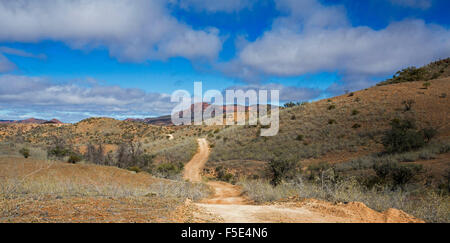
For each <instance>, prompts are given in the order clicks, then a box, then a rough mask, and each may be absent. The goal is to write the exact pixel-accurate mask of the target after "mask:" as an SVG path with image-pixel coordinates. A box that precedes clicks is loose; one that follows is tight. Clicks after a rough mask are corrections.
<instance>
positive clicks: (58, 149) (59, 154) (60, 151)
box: [48, 146, 70, 159]
mask: <svg viewBox="0 0 450 243" xmlns="http://www.w3.org/2000/svg"><path fill="white" fill-rule="evenodd" d="M69 154H70V150H69V149H67V148H64V147H62V146H55V147H53V148H51V149H50V150H49V151H48V156H49V157H55V158H57V159H62V158H64V157H65V156H67V155H69Z"/></svg>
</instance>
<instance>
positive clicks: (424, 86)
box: [422, 82, 431, 89]
mask: <svg viewBox="0 0 450 243" xmlns="http://www.w3.org/2000/svg"><path fill="white" fill-rule="evenodd" d="M422 86H423V88H424V89H428V87H430V86H431V83H430V82H425V83H423V84H422Z"/></svg>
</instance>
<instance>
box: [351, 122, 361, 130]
mask: <svg viewBox="0 0 450 243" xmlns="http://www.w3.org/2000/svg"><path fill="white" fill-rule="evenodd" d="M360 127H361V125H360V124H358V123H355V124H353V126H352V128H353V129H358V128H360Z"/></svg>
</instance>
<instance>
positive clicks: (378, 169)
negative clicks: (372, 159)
mask: <svg viewBox="0 0 450 243" xmlns="http://www.w3.org/2000/svg"><path fill="white" fill-rule="evenodd" d="M373 169H374V171H375V173H376V175H377V176H378V178H380V179H381V181H382V182H384V183H389V182H392V183H393V187H394V188H397V187H403V186H405V185H406V184H408V183H409V182H411V181H412V180H413V179H414V177H416V176H417V175H419V174H420V173H421V172H422V171H423V168H422V166H421V165H417V164H400V163H398V162H381V163H375V164H374V165H373Z"/></svg>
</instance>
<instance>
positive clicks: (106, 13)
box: [0, 0, 222, 62]
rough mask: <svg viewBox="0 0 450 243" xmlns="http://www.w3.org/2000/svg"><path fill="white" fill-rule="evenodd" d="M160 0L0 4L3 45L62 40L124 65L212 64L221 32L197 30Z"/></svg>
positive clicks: (29, 0) (5, 0)
mask: <svg viewBox="0 0 450 243" xmlns="http://www.w3.org/2000/svg"><path fill="white" fill-rule="evenodd" d="M166 5H167V4H166V2H164V1H162V0H154V1H146V0H95V1H94V0H70V1H56V0H40V1H33V0H18V1H9V0H0V29H1V30H2V31H0V41H11V42H12V41H19V42H36V41H41V40H55V41H63V42H65V43H67V44H68V45H70V46H71V47H73V48H77V49H89V48H95V47H98V46H106V47H107V48H108V49H109V51H110V54H111V55H112V56H114V57H116V58H118V59H119V60H121V61H133V62H143V61H145V60H164V59H167V58H170V57H178V56H180V57H185V58H189V59H197V58H204V59H213V58H215V57H216V56H217V54H218V52H219V51H220V50H221V48H222V41H221V40H220V38H219V36H218V35H219V33H218V30H217V29H214V28H208V29H204V30H194V29H193V28H192V27H190V26H188V25H186V24H184V23H181V22H179V21H178V20H177V19H176V18H174V17H173V16H171V15H170V12H169V10H168V9H167V6H166Z"/></svg>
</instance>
